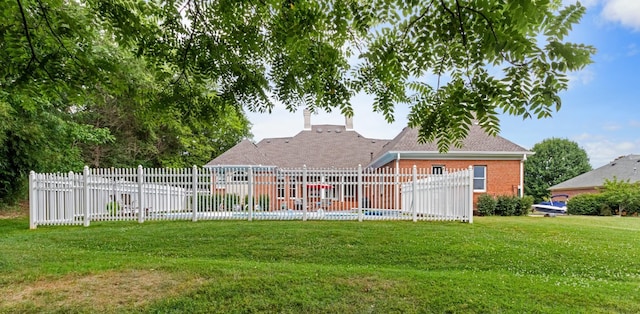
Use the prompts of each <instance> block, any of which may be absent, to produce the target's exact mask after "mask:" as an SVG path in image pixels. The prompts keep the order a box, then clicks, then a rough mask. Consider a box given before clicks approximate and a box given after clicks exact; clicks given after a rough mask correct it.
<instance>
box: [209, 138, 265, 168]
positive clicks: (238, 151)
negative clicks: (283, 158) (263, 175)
mask: <svg viewBox="0 0 640 314" xmlns="http://www.w3.org/2000/svg"><path fill="white" fill-rule="evenodd" d="M218 165H224V166H248V165H263V166H274V165H275V164H274V163H273V162H272V161H271V160H270V159H269V158H268V157H267V156H266V155H265V154H264V153H262V152H261V151H260V150H259V149H258V147H257V146H256V145H255V144H254V143H253V142H251V141H249V140H242V141H241V142H240V143H238V144H237V145H236V146H233V147H231V148H230V149H229V150H227V151H226V152H224V153H222V154H221V155H220V156H218V157H216V158H215V159H213V160H211V161H210V162H208V163H207V164H206V165H205V167H211V166H218Z"/></svg>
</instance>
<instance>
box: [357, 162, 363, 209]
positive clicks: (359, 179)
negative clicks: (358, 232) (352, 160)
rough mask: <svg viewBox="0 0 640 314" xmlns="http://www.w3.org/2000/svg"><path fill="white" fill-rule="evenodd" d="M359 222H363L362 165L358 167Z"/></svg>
mask: <svg viewBox="0 0 640 314" xmlns="http://www.w3.org/2000/svg"><path fill="white" fill-rule="evenodd" d="M357 193H358V221H362V219H363V215H362V165H358V192H357Z"/></svg>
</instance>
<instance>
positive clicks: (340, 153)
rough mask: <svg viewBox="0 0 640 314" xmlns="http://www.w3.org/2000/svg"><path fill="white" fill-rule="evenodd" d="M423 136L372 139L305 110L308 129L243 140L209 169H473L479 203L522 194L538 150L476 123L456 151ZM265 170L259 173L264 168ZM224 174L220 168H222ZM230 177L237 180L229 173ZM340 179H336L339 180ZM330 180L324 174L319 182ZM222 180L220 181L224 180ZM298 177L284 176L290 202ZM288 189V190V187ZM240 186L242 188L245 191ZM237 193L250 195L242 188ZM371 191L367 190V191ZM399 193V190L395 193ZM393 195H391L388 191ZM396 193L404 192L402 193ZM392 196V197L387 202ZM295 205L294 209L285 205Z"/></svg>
mask: <svg viewBox="0 0 640 314" xmlns="http://www.w3.org/2000/svg"><path fill="white" fill-rule="evenodd" d="M417 139H418V132H417V130H415V129H412V128H409V127H406V128H404V129H403V130H402V131H401V132H400V133H399V134H398V135H396V136H395V137H394V138H393V139H372V138H366V137H364V136H362V135H361V134H359V133H358V132H356V131H355V130H354V129H353V121H352V119H350V118H347V119H345V125H326V124H325V125H312V124H311V119H310V113H309V112H308V111H307V110H305V112H304V128H303V130H302V131H300V132H299V133H298V134H296V135H295V136H292V137H283V138H265V139H263V140H261V141H260V142H258V143H253V142H251V141H249V140H243V141H242V142H240V143H239V144H237V145H236V146H234V147H232V148H231V149H229V150H228V151H226V152H225V153H223V154H221V155H220V156H218V157H216V158H215V159H213V160H211V161H210V162H209V163H207V164H206V165H205V167H206V168H209V169H236V170H234V171H235V172H238V170H237V169H242V167H248V166H252V167H254V168H255V169H265V170H266V169H276V168H279V169H283V168H295V167H302V166H306V167H309V168H325V169H336V168H351V169H353V168H357V167H358V166H359V165H360V166H362V167H363V168H366V169H376V170H380V171H388V172H389V173H400V172H402V171H405V172H406V171H407V170H409V169H411V168H412V167H413V166H414V165H415V166H417V168H421V169H425V171H427V172H428V173H433V174H440V173H444V172H448V171H453V170H455V169H468V168H469V167H473V172H474V178H473V186H474V187H473V188H474V193H473V194H474V196H473V198H474V201H473V203H474V205H475V203H476V201H477V197H478V196H479V195H480V194H483V193H488V194H492V195H522V193H523V190H522V187H523V180H524V173H523V171H524V164H523V163H524V161H525V160H526V158H527V156H528V155H531V154H532V152H530V151H528V150H526V149H524V148H522V147H521V146H519V145H517V144H514V143H513V142H511V141H509V140H507V139H505V138H503V137H501V136H490V135H488V134H486V133H485V132H484V131H483V130H482V129H481V128H480V127H479V126H478V125H472V126H471V128H470V131H469V135H468V136H467V138H466V139H465V140H464V141H463V145H462V146H461V147H451V148H450V150H449V152H447V153H444V154H441V153H439V152H438V148H437V144H436V143H425V144H420V143H418V140H417ZM258 171H259V170H258ZM218 173H222V172H220V170H218ZM225 176H226V179H224V178H223V179H224V180H229V179H233V178H231V177H230V175H229V174H226V175H225ZM334 177H335V176H334ZM328 178H329V177H327V178H325V177H320V176H318V180H319V182H323V183H324V182H328V181H327V180H328ZM223 179H220V180H223ZM294 179H295V178H289V177H286V178H283V179H282V180H283V181H284V182H283V184H282V187H280V186H279V187H278V192H277V193H276V194H278V197H279V199H284V201H285V202H291V200H295V199H298V198H299V197H300V191H299V190H296V189H295V184H292V182H293V180H294ZM333 180H336V181H335V182H330V183H332V184H333V183H335V184H336V189H333V188H331V189H330V190H331V191H329V190H326V191H322V193H325V192H331V193H333V194H331V195H330V198H333V199H335V200H340V201H342V202H344V201H345V196H347V197H348V196H353V195H354V194H355V191H353V189H354V188H353V186H349V184H348V182H350V181H352V180H351V179H350V178H349V177H345V176H342V177H340V178H333ZM284 183H286V186H287V187H285V184H284ZM241 186H242V185H238V187H237V189H241ZM234 192H235V193H240V194H242V193H244V192H245V191H241V190H236V191H234ZM363 193H367V192H363ZM390 193H391V194H393V193H394V192H393V191H392V192H390ZM388 194H389V193H388ZM395 194H398V192H397V191H396V192H395ZM390 198H392V197H387V202H389V199H390ZM283 206H289V205H283Z"/></svg>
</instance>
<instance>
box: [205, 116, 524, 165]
mask: <svg viewBox="0 0 640 314" xmlns="http://www.w3.org/2000/svg"><path fill="white" fill-rule="evenodd" d="M449 151H450V152H461V153H476V154H478V153H479V154H483V153H485V152H486V153H491V154H503V153H518V154H527V153H528V154H530V153H531V152H529V151H528V150H526V149H524V148H522V147H521V146H519V145H516V144H514V143H513V142H510V141H508V140H506V139H504V138H503V137H500V136H495V137H494V136H490V135H488V134H486V133H485V132H484V131H483V130H482V129H481V128H480V127H479V126H477V125H472V126H471V128H470V130H469V135H468V136H467V138H466V139H465V140H464V141H463V146H462V147H460V148H457V147H451V148H450V150H449ZM394 152H416V153H423V152H424V153H433V154H437V153H438V147H437V145H436V143H425V144H419V143H418V131H417V130H416V129H412V128H408V127H407V128H404V129H403V130H402V132H400V134H398V135H397V136H396V137H395V138H394V139H393V140H384V139H370V138H366V137H363V136H362V135H360V134H359V133H358V132H356V131H353V130H347V129H346V128H345V126H344V125H313V126H311V130H304V131H301V132H299V133H298V134H296V135H295V136H293V137H283V138H266V139H263V140H262V141H260V142H259V143H257V144H253V143H252V142H250V141H248V140H245V141H242V142H241V143H239V144H238V145H236V146H234V147H233V148H231V149H230V150H228V151H227V152H225V153H223V154H222V155H220V156H218V157H217V158H215V159H214V160H212V161H210V162H209V163H207V166H216V165H230V166H234V165H263V166H264V165H271V166H278V167H302V166H303V165H306V166H307V167H313V168H325V167H327V168H328V167H336V168H352V167H357V166H358V165H362V166H363V167H366V166H367V165H369V166H371V165H372V162H374V161H376V160H378V158H379V157H381V156H385V155H386V154H389V153H392V154H393V153H394ZM387 157H388V156H387Z"/></svg>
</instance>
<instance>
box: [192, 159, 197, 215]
mask: <svg viewBox="0 0 640 314" xmlns="http://www.w3.org/2000/svg"><path fill="white" fill-rule="evenodd" d="M192 169H193V171H192V176H191V178H192V182H191V189H192V190H193V192H192V193H191V195H192V199H191V207H192V209H193V217H192V218H191V220H192V221H198V166H196V165H193V168H192Z"/></svg>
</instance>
